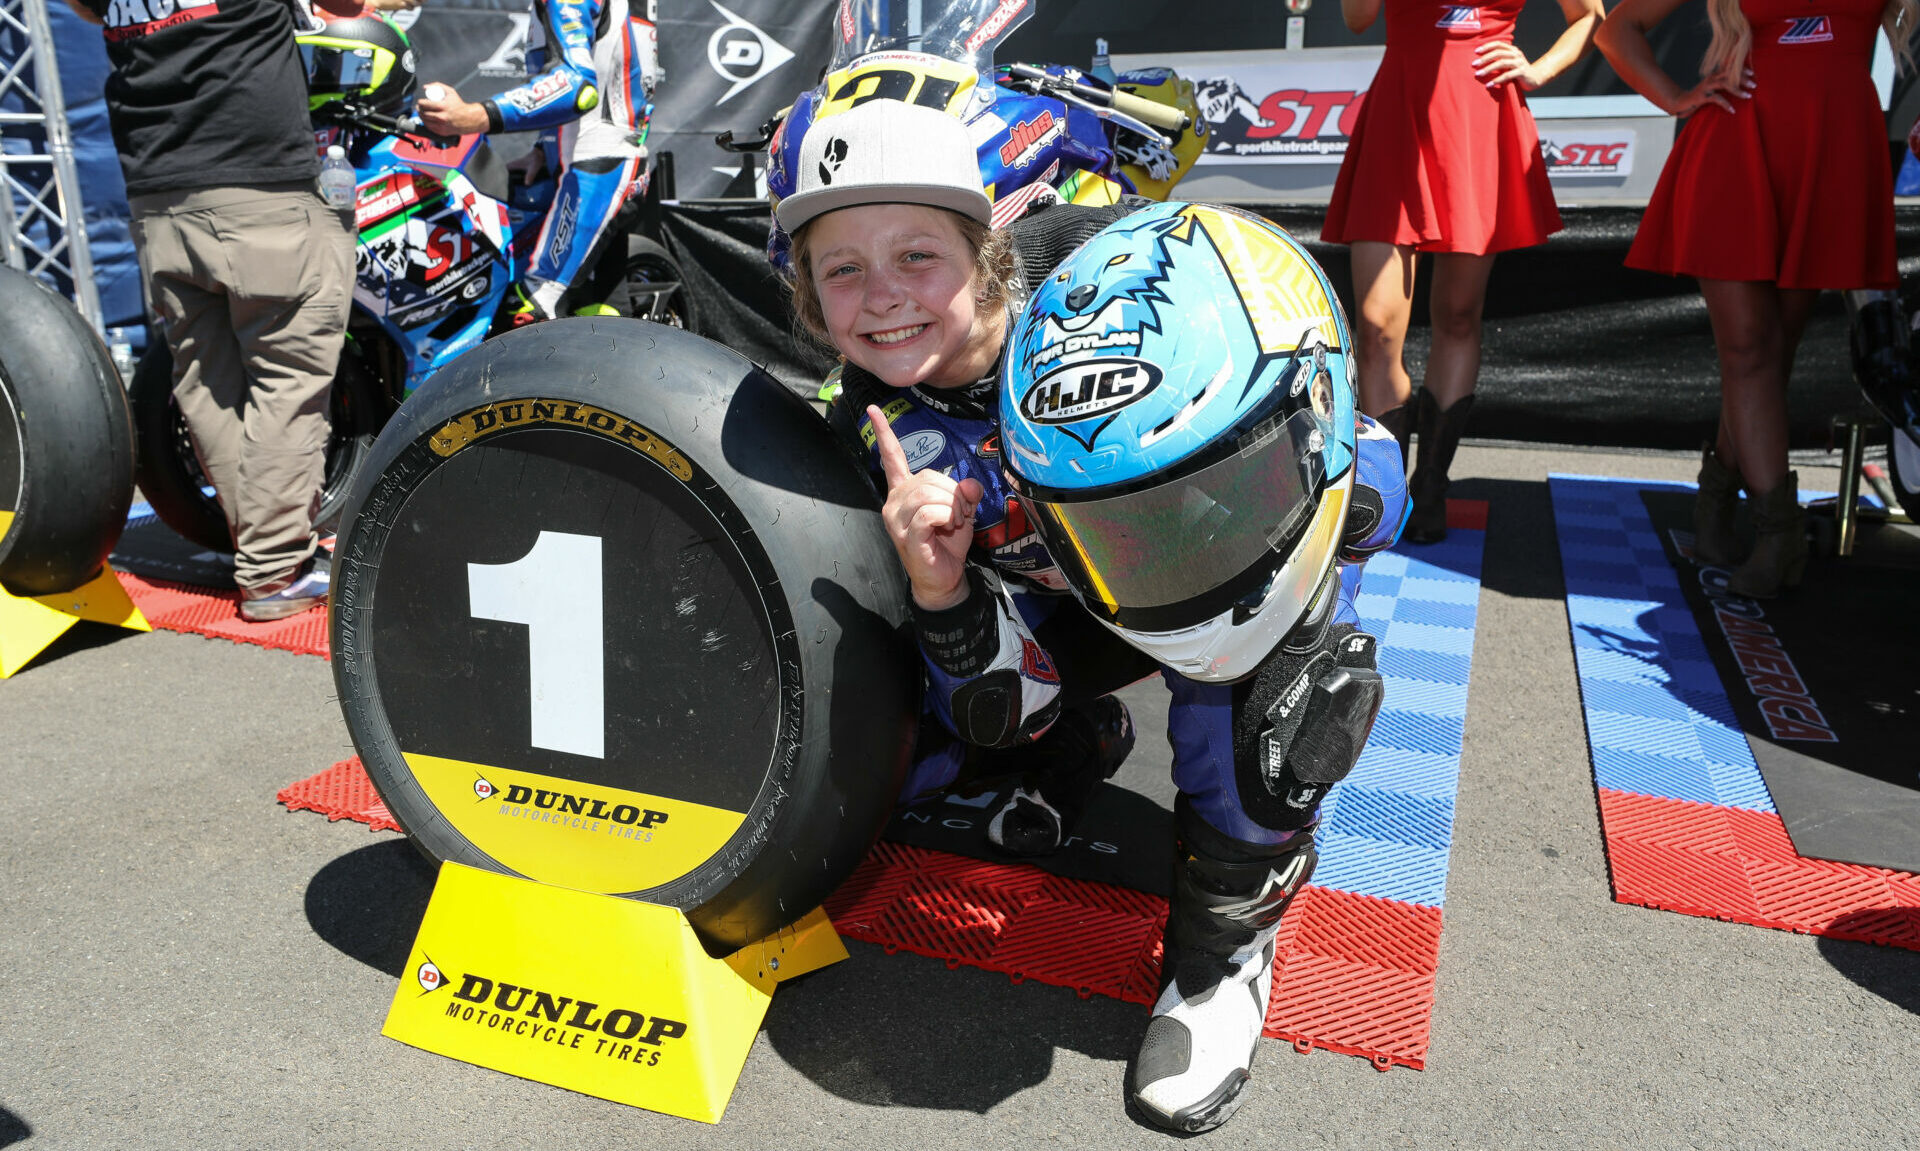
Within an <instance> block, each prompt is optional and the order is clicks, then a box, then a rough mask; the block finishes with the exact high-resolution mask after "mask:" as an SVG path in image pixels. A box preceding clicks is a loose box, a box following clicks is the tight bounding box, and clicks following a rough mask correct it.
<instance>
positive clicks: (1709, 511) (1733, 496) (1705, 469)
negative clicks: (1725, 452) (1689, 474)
mask: <svg viewBox="0 0 1920 1151" xmlns="http://www.w3.org/2000/svg"><path fill="white" fill-rule="evenodd" d="M1739 502H1740V476H1739V474H1738V473H1736V472H1734V471H1732V470H1730V469H1729V468H1728V467H1727V466H1726V465H1725V464H1723V463H1721V462H1720V456H1719V454H1718V453H1716V452H1715V451H1714V450H1713V445H1712V444H1706V445H1704V446H1702V448H1701V449H1700V489H1699V491H1697V492H1695V493H1694V496H1693V561H1694V562H1695V563H1698V564H1711V565H1713V566H1714V567H1725V566H1726V565H1728V564H1730V563H1733V562H1735V561H1736V560H1738V559H1739V558H1740V541H1739V540H1737V539H1735V538H1734V535H1733V509H1734V507H1735V505H1737V504H1738V503H1739Z"/></svg>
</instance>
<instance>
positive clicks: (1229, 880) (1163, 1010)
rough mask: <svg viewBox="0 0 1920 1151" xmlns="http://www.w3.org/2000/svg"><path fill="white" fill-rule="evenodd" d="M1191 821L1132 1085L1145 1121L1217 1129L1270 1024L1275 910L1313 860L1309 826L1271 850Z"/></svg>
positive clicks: (1299, 882)
mask: <svg viewBox="0 0 1920 1151" xmlns="http://www.w3.org/2000/svg"><path fill="white" fill-rule="evenodd" d="M1192 823H1198V820H1182V824H1183V835H1182V840H1183V842H1182V843H1181V844H1180V857H1179V859H1178V861H1177V862H1176V863H1175V864H1174V879H1173V900H1172V907H1171V909H1170V912H1169V914H1168V917H1167V930H1166V936H1165V943H1164V954H1163V956H1162V958H1161V969H1160V978H1161V982H1162V985H1163V988H1162V990H1161V992H1160V999H1159V1002H1157V1003H1155V1004H1154V1006H1153V1018H1152V1019H1151V1020H1150V1021H1148V1023H1147V1034H1146V1038H1145V1039H1144V1040H1142V1041H1141V1044H1140V1054H1139V1055H1138V1057H1136V1059H1135V1060H1134V1067H1133V1075H1132V1082H1131V1085H1130V1086H1131V1092H1130V1093H1131V1095H1132V1097H1133V1102H1134V1104H1135V1105H1136V1106H1138V1107H1139V1108H1140V1111H1141V1114H1142V1115H1144V1116H1145V1117H1146V1118H1147V1119H1148V1120H1149V1121H1150V1122H1152V1123H1154V1124H1156V1125H1157V1126H1160V1127H1165V1128H1167V1129H1168V1130H1170V1131H1189V1132H1194V1131H1210V1130H1212V1129H1213V1128H1215V1127H1218V1126H1220V1125H1221V1124H1222V1123H1225V1122H1226V1121H1227V1120H1228V1119H1230V1118H1232V1117H1233V1113H1234V1111H1235V1110H1237V1109H1238V1108H1239V1106H1240V1093H1241V1091H1242V1090H1243V1089H1244V1088H1245V1087H1246V1085H1247V1082H1248V1080H1249V1079H1250V1078H1251V1076H1250V1074H1249V1069H1250V1068H1251V1067H1252V1065H1253V1053H1254V1050H1255V1048H1256V1047H1257V1046H1258V1044H1259V1041H1260V1032H1261V1029H1262V1028H1263V1027H1264V1026H1265V1024H1266V1019H1267V994H1268V992H1270V991H1271V990H1272V988H1273V951H1274V942H1273V941H1274V936H1275V935H1276V934H1278V932H1279V930H1280V916H1281V914H1282V913H1283V912H1284V911H1286V909H1287V903H1288V902H1289V901H1290V900H1291V899H1292V898H1293V895H1294V893H1295V892H1296V891H1298V890H1300V888H1301V887H1302V886H1304V885H1305V884H1306V882H1307V879H1308V877H1309V876H1311V875H1312V874H1313V865H1314V861H1315V859H1316V858H1317V857H1316V855H1315V853H1314V849H1313V831H1312V829H1311V828H1308V829H1306V830H1303V831H1300V832H1297V833H1295V835H1294V838H1293V839H1292V840H1290V841H1289V842H1288V843H1287V844H1286V845H1285V846H1284V847H1282V848H1279V849H1277V850H1276V849H1273V848H1264V847H1258V846H1256V845H1253V844H1245V843H1238V842H1235V841H1233V840H1229V839H1227V838H1226V837H1225V836H1222V835H1220V834H1219V833H1218V832H1214V831H1212V829H1211V828H1205V827H1201V828H1191V827H1189V826H1187V825H1189V824H1192ZM1195 832H1198V834H1195ZM1209 833H1211V834H1209ZM1198 840H1208V841H1209V842H1206V843H1201V842H1197V841H1198ZM1223 855H1226V856H1232V857H1234V858H1220V857H1221V856H1223Z"/></svg>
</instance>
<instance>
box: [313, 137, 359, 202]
mask: <svg viewBox="0 0 1920 1151" xmlns="http://www.w3.org/2000/svg"><path fill="white" fill-rule="evenodd" d="M356 183H358V181H357V180H356V179H355V178H354V174H353V165H352V164H350V163H348V162H347V150H346V149H345V148H342V147H341V146H340V145H338V144H333V145H329V146H328V148H327V159H326V162H324V163H322V164H321V165H320V198H321V199H322V200H325V201H326V202H327V207H329V208H332V209H333V210H334V211H336V212H345V211H348V210H349V209H351V208H352V207H353V190H354V186H355V184H356Z"/></svg>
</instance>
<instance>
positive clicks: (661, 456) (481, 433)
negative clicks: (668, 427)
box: [427, 399, 693, 483]
mask: <svg viewBox="0 0 1920 1151" xmlns="http://www.w3.org/2000/svg"><path fill="white" fill-rule="evenodd" d="M536 425H550V426H552V425H557V426H560V427H569V428H578V429H580V430H581V431H587V432H593V433H594V434H596V435H600V436H604V437H606V438H607V439H610V440H613V441H615V442H617V443H622V444H625V445H626V446H628V447H630V448H632V449H633V450H634V451H637V452H640V453H642V454H644V455H647V456H651V457H652V458H653V459H654V460H656V461H658V462H659V463H660V465H661V466H662V467H665V468H666V469H667V470H668V471H670V472H672V473H673V474H674V476H675V477H677V478H678V479H679V480H680V481H681V482H683V483H686V482H690V481H691V480H692V479H693V465H692V464H690V463H688V462H687V458H686V457H685V456H683V455H681V454H680V451H679V449H677V448H675V447H674V446H673V445H672V444H670V443H668V442H667V441H665V440H663V439H661V438H660V437H659V436H658V435H657V434H655V433H654V432H651V431H649V430H647V429H646V428H643V427H641V426H640V425H639V424H636V423H634V422H633V421H632V420H630V419H628V418H627V417H625V416H623V415H620V414H618V413H617V412H610V411H608V410H607V409H605V408H597V407H594V406H593V405H592V404H583V403H579V402H576V401H574V400H546V399H527V400H502V401H500V402H499V403H495V404H488V405H486V406H485V407H481V408H474V409H473V410H471V411H466V412H462V413H460V414H459V415H457V416H455V417H454V418H453V419H450V420H448V421H447V422H446V423H444V424H442V425H440V428H439V430H437V431H435V432H434V433H433V434H432V435H430V436H428V437H427V446H428V447H429V448H431V449H433V453H434V454H435V455H437V456H440V457H442V458H445V457H447V456H451V455H453V454H454V453H455V452H458V451H460V450H461V449H463V448H465V447H466V446H467V445H469V444H472V443H474V442H475V441H478V440H481V439H484V438H486V437H487V436H491V435H494V434H495V433H497V432H507V431H513V430H515V429H517V428H530V427H534V426H536Z"/></svg>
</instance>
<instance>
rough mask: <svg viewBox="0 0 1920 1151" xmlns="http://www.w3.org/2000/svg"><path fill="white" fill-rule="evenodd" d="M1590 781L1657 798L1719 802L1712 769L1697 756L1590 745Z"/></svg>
mask: <svg viewBox="0 0 1920 1151" xmlns="http://www.w3.org/2000/svg"><path fill="white" fill-rule="evenodd" d="M1593 782H1594V783H1595V784H1597V785H1598V786H1600V787H1601V788H1604V789H1607V790H1610V791H1630V792H1632V793H1634V794H1635V795H1651V796H1654V797H1656V798H1659V799H1684V800H1690V801H1692V802H1694V803H1713V804H1718V803H1719V802H1720V789H1719V787H1718V786H1717V785H1716V784H1715V782H1714V778H1713V769H1712V767H1711V766H1710V765H1708V764H1706V763H1704V762H1702V761H1701V760H1699V759H1681V758H1675V757H1671V756H1664V755H1653V754H1650V753H1647V752H1639V751H1629V750H1627V749H1624V748H1617V747H1607V746H1605V745H1602V744H1599V743H1595V744H1594V745H1593Z"/></svg>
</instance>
